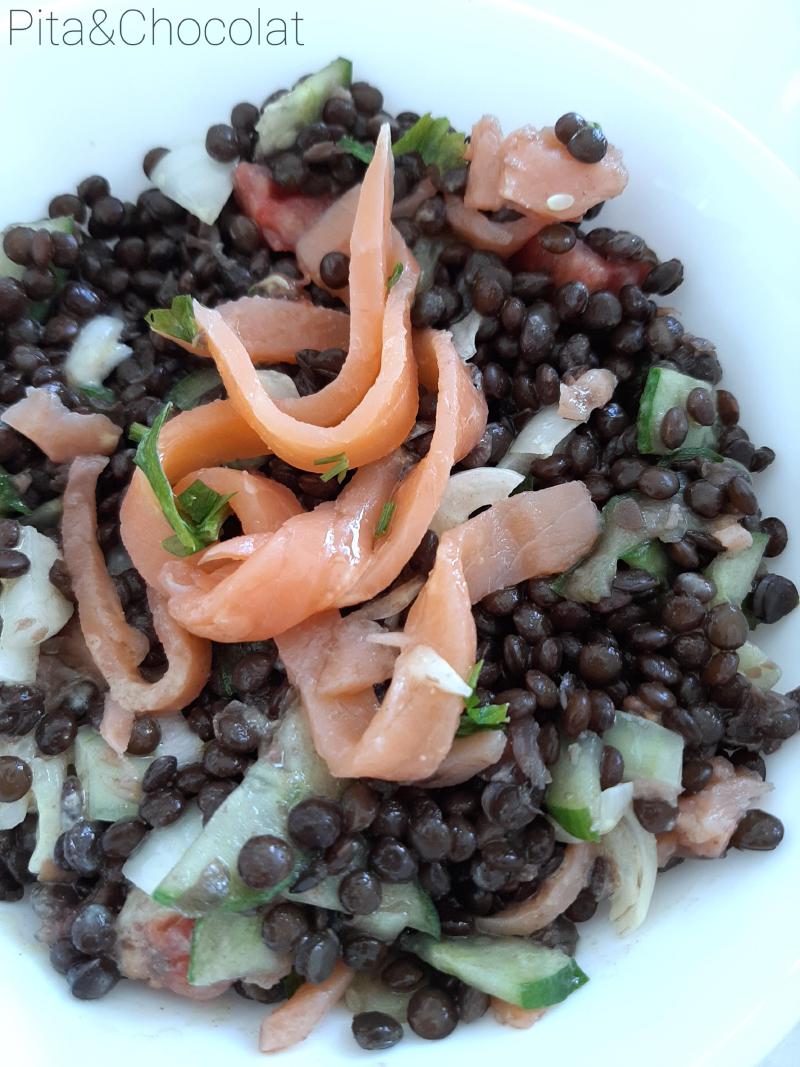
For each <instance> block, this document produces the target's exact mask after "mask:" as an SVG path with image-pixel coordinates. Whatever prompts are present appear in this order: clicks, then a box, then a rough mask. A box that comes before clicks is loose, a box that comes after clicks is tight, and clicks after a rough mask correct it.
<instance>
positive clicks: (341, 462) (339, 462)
mask: <svg viewBox="0 0 800 1067" xmlns="http://www.w3.org/2000/svg"><path fill="white" fill-rule="evenodd" d="M326 463H331V464H332V466H331V467H330V468H329V469H328V470H326V471H325V472H324V474H321V475H320V478H321V479H322V480H323V482H329V481H330V480H331V479H332V478H336V479H337V480H338V482H339V485H341V484H342V482H343V481H344V476H345V475H346V474H347V468H348V466H349V464H348V462H347V456H346V455H345V453H344V452H337V453H336V455H335V456H321V457H320V458H319V459H315V460H314V466H315V467H324V466H325V464H326Z"/></svg>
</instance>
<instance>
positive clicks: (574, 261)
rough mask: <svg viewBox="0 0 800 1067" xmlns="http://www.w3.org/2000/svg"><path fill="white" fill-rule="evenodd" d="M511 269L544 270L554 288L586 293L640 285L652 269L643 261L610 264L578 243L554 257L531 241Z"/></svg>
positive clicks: (617, 290)
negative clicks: (575, 287) (572, 285)
mask: <svg viewBox="0 0 800 1067" xmlns="http://www.w3.org/2000/svg"><path fill="white" fill-rule="evenodd" d="M514 265H515V267H516V268H517V270H546V271H547V272H548V274H549V275H550V277H551V278H552V282H553V285H556V286H558V285H564V284H566V283H567V282H575V281H577V282H583V284H584V285H585V286H586V288H587V289H588V290H589V292H590V293H594V292H597V291H598V290H599V289H608V290H609V291H610V292H612V293H618V292H619V291H620V289H621V288H622V286H623V285H641V284H642V282H643V281H644V279H645V278H646V277H647V275H648V274H649V273H650V271H651V270H652V269H653V265H652V263H649V262H645V261H643V260H642V261H639V262H636V261H629V262H626V263H612V262H610V261H609V260H607V259H604V258H603V256H601V255H598V253H597V252H595V251H594V250H593V249H591V248H589V246H588V245H587V244H586V243H585V241H581V240H578V241H576V242H575V245H574V247H573V248H571V249H570V250H569V252H564V253H563V254H562V255H554V253H552V252H546V251H545V250H544V249H543V248H542V246H541V245H540V244H539V242H538V241H537V240H536V239H535V238H534V240H532V241H530V242H529V243H528V244H527V245H526V246H525V247H524V248H523V249H522V250H521V251H520V252H519V255H518V256H517V257H516V259H515V261H514Z"/></svg>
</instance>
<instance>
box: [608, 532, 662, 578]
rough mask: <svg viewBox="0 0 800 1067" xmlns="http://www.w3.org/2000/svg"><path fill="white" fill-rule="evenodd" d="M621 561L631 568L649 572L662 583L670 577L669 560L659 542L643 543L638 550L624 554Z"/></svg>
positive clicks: (638, 546) (634, 549) (633, 549)
mask: <svg viewBox="0 0 800 1067" xmlns="http://www.w3.org/2000/svg"><path fill="white" fill-rule="evenodd" d="M620 559H621V560H622V562H623V563H627V564H628V566H629V567H636V568H638V569H639V570H642V571H647V573H648V574H652V575H653V577H654V578H658V580H659V581H660V582H665V581H666V580H667V578H668V577H669V573H670V566H669V558H668V557H667V554H666V552H665V551H664V549H663V548H662V547H661V545H660V543H659V542H658V541H643V542H642V543H641V544H640V545H637V547H636V548H632V549H631V550H630V551H629V552H624V553H623V554H622V555H621V556H620Z"/></svg>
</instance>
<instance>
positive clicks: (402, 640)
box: [364, 630, 411, 648]
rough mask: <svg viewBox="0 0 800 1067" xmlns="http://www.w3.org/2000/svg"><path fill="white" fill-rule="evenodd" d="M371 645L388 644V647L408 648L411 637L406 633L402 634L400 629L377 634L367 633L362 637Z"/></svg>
mask: <svg viewBox="0 0 800 1067" xmlns="http://www.w3.org/2000/svg"><path fill="white" fill-rule="evenodd" d="M364 640H365V641H368V642H369V644H371V645H388V646H389V648H408V646H409V645H410V644H411V637H410V636H409V635H408V634H404V633H403V632H402V631H401V630H398V631H394V630H393V631H391V632H388V631H387V632H385V633H379V634H367V636H366V637H365V638H364Z"/></svg>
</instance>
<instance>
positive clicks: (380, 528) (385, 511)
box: [375, 500, 397, 538]
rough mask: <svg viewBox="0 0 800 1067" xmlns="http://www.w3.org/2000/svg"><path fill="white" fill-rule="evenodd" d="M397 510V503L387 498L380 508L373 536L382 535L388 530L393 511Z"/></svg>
mask: <svg viewBox="0 0 800 1067" xmlns="http://www.w3.org/2000/svg"><path fill="white" fill-rule="evenodd" d="M396 510H397V504H395V502H394V501H393V500H387V501H386V503H385V504H384V505H383V507H382V508H381V514H380V518H379V519H378V525H377V526H376V527H375V537H376V538H378V537H384V536H385V535H386V534H387V533H388V532H389V527H390V526H391V523H392V519H393V518H394V513H395V511H396Z"/></svg>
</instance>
